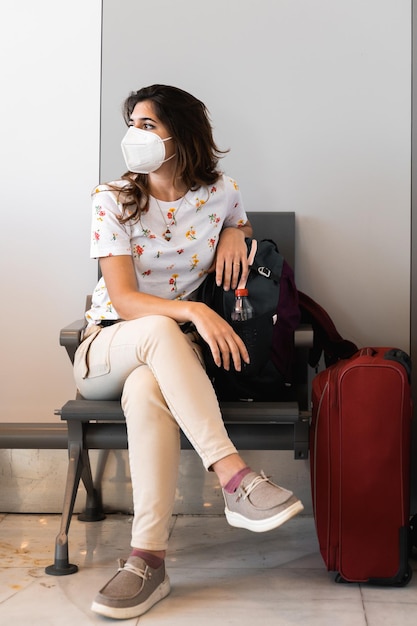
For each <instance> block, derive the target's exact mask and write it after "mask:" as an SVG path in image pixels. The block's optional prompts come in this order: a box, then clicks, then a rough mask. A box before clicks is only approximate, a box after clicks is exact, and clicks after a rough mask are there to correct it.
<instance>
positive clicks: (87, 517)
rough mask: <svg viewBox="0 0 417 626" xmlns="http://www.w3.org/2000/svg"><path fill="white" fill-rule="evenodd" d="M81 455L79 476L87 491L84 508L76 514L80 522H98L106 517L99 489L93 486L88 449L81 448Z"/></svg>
mask: <svg viewBox="0 0 417 626" xmlns="http://www.w3.org/2000/svg"><path fill="white" fill-rule="evenodd" d="M81 455H82V465H83V471H82V474H81V478H82V481H83V483H84V487H85V489H86V491H87V500H86V505H85V509H84V511H83V513H80V514H79V515H78V519H79V520H80V522H99V521H101V520H103V519H106V516H105V515H104V513H103V506H102V501H101V489H97V488H96V487H95V486H94V482H93V478H92V474H91V465H90V457H89V456H88V450H83V451H82V452H81Z"/></svg>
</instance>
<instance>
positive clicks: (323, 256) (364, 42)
mask: <svg viewBox="0 0 417 626" xmlns="http://www.w3.org/2000/svg"><path fill="white" fill-rule="evenodd" d="M104 4H105V11H106V15H107V16H109V15H110V14H109V13H108V11H109V10H110V9H111V10H114V12H115V15H114V19H112V20H110V21H109V20H108V19H107V20H105V24H104V36H105V50H104V65H105V67H104V74H105V76H104V78H105V80H104V89H105V96H106V97H105V100H104V102H103V130H104V134H103V172H102V178H103V179H107V178H110V177H113V176H117V175H119V173H120V171H121V170H122V169H123V163H122V160H121V155H120V149H119V143H120V137H121V133H122V132H124V127H123V123H122V121H121V117H120V104H121V102H122V100H123V99H124V97H125V95H126V93H127V92H128V91H130V90H131V89H136V88H138V87H140V86H143V85H146V84H150V83H152V82H167V83H172V84H174V85H178V86H180V87H183V88H185V89H188V90H190V91H191V92H193V93H194V94H195V95H197V96H199V97H201V98H202V99H203V100H204V101H205V102H206V103H207V105H208V106H209V108H210V110H211V113H212V117H213V121H214V124H215V132H216V138H217V139H218V143H219V144H220V145H221V146H222V147H231V148H232V152H231V153H230V155H228V156H227V157H226V159H225V160H224V166H225V168H226V169H227V171H228V172H229V173H230V174H232V175H233V176H235V177H236V178H237V179H238V180H239V182H240V185H241V187H242V190H243V193H244V198H245V202H246V206H247V208H248V209H250V210H256V209H260V210H269V209H271V210H277V209H278V210H294V211H295V212H296V215H297V231H298V235H297V236H298V258H297V278H298V283H299V287H300V288H301V289H304V290H305V291H307V292H308V293H310V294H311V295H312V296H313V297H315V298H316V299H318V300H319V301H320V302H321V303H322V304H323V305H324V306H325V307H326V308H327V309H328V310H329V312H330V313H331V314H332V316H333V317H334V319H335V321H336V323H337V325H338V327H339V329H340V331H341V332H342V333H343V334H344V335H346V336H347V337H349V338H352V339H354V340H355V341H357V342H358V343H360V344H365V343H375V344H382V343H384V344H387V345H389V344H392V345H398V346H399V347H403V348H405V349H407V348H408V337H409V301H410V294H409V279H410V126H411V122H410V82H411V81H410V62H411V61H410V58H411V41H410V34H411V33H410V31H411V2H410V0H315V1H314V2H313V1H312V0H257V2H254V1H253V0H210V1H209V2H207V3H202V2H198V1H196V0H175V1H173V0H152V3H145V2H144V1H141V0H104ZM190 24H191V26H190ZM100 38H101V2H100V0H88V1H86V0H72V2H67V3H63V2H56V0H19V1H18V2H14V1H12V0H8V1H7V0H4V1H3V2H2V3H1V4H0V55H1V56H0V58H1V59H2V61H3V63H2V97H1V98H0V107H1V115H0V125H1V129H0V132H1V145H0V173H1V192H2V201H3V202H2V207H1V225H2V229H1V245H0V256H1V272H0V293H1V295H2V306H1V309H0V323H1V329H2V330H1V357H0V358H1V374H0V398H1V402H0V419H1V420H2V421H32V422H35V421H53V420H55V419H57V418H56V417H54V415H53V410H54V408H56V407H59V406H61V405H62V403H63V402H65V401H66V400H67V399H69V398H71V397H73V394H74V385H73V382H72V373H71V367H70V364H69V361H68V359H67V357H66V355H65V352H64V350H63V348H60V347H59V345H58V335H59V330H60V328H61V327H62V326H63V325H65V324H66V323H68V322H69V321H72V320H73V319H75V318H77V317H79V316H80V315H81V312H82V310H83V307H84V295H85V294H86V293H88V292H90V291H91V289H92V286H93V284H94V282H95V276H96V265H95V262H93V261H90V260H89V258H88V248H89V245H88V241H89V222H90V198H89V193H90V190H91V188H92V187H93V186H94V185H95V184H96V182H97V180H98V177H99V118H100V44H101V41H100ZM108 38H110V39H108ZM110 42H111V43H112V44H113V45H112V47H111V46H110V48H109V47H108V46H107V44H108V43H110ZM129 46H130V47H131V46H133V47H134V48H136V52H135V53H133V54H130V55H127V54H126V47H127V48H129ZM109 50H111V58H110V56H109ZM110 61H111V62H112V64H113V65H112V66H110V65H109V64H110ZM111 74H112V77H111V80H112V82H109V80H110V75H111ZM106 81H107V82H106ZM0 452H1V451H0ZM123 455H124V453H122V452H117V453H116V455H115V458H117V459H120V464H123V463H125V456H123ZM0 456H1V459H0V461H1V462H0V496H1V500H2V502H1V503H0V510H1V511H37V510H38V511H39V510H40V511H45V512H47V511H49V512H54V511H59V510H60V507H61V498H62V486H63V484H64V480H65V471H66V452H65V451H48V450H46V451H41V453H39V454H37V453H36V451H21V450H16V451H10V453H9V451H3V452H2V453H1V455H0ZM245 458H249V459H250V455H249V457H248V455H245ZM249 462H251V461H250V460H249ZM120 464H119V465H120ZM119 465H118V466H117V467H119ZM253 465H254V466H256V467H264V469H265V470H266V471H268V473H272V474H273V475H275V476H277V477H280V478H281V479H282V480H283V481H284V482H285V484H286V486H288V487H289V488H292V489H294V490H295V491H296V492H297V493H298V494H299V495H301V496H302V497H303V500H304V501H305V504H307V502H306V500H308V498H309V486H308V480H309V477H308V464H307V463H306V462H302V461H294V462H291V453H282V454H280V455H270V454H268V453H264V454H263V456H262V454H259V453H258V454H257V460H256V461H255V460H254V463H253ZM190 470H191V471H190ZM108 471H109V474H108V476H110V478H111V480H109V481H108V483H107V484H106V486H105V489H104V492H105V494H106V503H107V504H109V505H110V506H112V505H113V506H114V507H115V508H117V507H120V508H123V506H129V503H130V497H131V494H130V489H126V486H123V484H121V483H120V482H117V481H116V482H115V476H116V475H117V469H114V468H111V467H110V468H109V470H108ZM190 477H192V478H191V484H190ZM123 478H124V477H123ZM211 478H212V477H211V475H209V476H207V474H206V473H205V472H204V471H203V470H202V469H201V464H199V463H198V462H197V460H196V458H195V455H193V453H191V452H190V453H188V452H186V453H183V464H182V469H181V480H180V486H179V501H181V500H182V494H183V491H184V494H186V495H185V496H184V504H183V503H182V502H180V504H181V507H180V509H179V512H187V510H188V511H189V512H204V511H206V510H207V509H206V508H202V509H201V510H200V509H199V508H198V506H200V508H201V507H202V506H203V505H202V504H200V505H198V503H197V504H196V502H197V501H198V500H200V502H206V500H209V499H210V498H212V500H213V505H212V506H213V508H211V509H210V512H213V513H215V512H220V510H221V503H220V501H219V502H217V500H218V490H217V491H216V490H215V487H214V483H213V482H212V481H211V482H210V479H211ZM193 481H194V482H197V483H198V485H197V487H195V488H193V487H192V484H193ZM183 482H184V484H185V487H184V490H183V489H182V484H183ZM203 483H204V484H205V485H209V487H210V488H209V492H210V493H209V494H208V495H207V497H206V496H204V498H206V500H204V501H203V500H202V498H201V492H202V487H201V485H202V484H203ZM114 484H116V485H117V493H115V494H113V495H112V485H113V491H114ZM190 488H191V492H193V493H194V502H193V501H192V498H190ZM81 495H82V494H81ZM216 498H217V500H216ZM122 501H123V502H122ZM126 503H127V504H126ZM81 506H82V505H81ZM179 506H180V505H179ZM206 506H207V505H206V504H204V507H206ZM216 507H217V508H216ZM120 508H117V510H120Z"/></svg>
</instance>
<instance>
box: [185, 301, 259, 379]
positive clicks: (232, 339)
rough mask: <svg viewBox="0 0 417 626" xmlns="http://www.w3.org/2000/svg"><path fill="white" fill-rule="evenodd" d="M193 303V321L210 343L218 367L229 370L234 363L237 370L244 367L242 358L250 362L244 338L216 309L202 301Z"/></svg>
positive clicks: (200, 333) (205, 339) (198, 330)
mask: <svg viewBox="0 0 417 626" xmlns="http://www.w3.org/2000/svg"><path fill="white" fill-rule="evenodd" d="M190 304H192V313H191V316H190V318H191V321H192V322H193V324H194V326H195V327H196V329H197V332H198V333H199V335H200V336H201V337H202V338H203V339H204V341H205V342H206V343H207V344H208V346H209V348H210V350H211V354H212V355H213V359H214V362H215V364H216V365H217V367H222V366H223V367H224V369H225V370H229V369H230V366H231V363H233V365H234V368H235V370H236V371H238V372H240V370H241V369H242V360H243V361H244V362H245V363H249V353H248V351H247V349H246V346H245V344H244V343H243V341H242V339H241V338H240V337H239V335H237V334H236V333H235V331H234V330H233V328H232V327H231V326H230V324H228V323H227V322H226V320H224V319H223V318H222V317H220V315H218V314H217V313H216V312H215V311H213V310H212V309H210V307H208V306H207V305H206V304H203V303H202V302H192V303H191V302H190Z"/></svg>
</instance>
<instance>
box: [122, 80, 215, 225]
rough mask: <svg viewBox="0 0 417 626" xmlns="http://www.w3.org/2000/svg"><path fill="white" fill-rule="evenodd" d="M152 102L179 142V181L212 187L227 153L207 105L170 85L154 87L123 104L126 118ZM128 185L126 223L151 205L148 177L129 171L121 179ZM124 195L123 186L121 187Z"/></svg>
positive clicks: (132, 95) (124, 197)
mask: <svg viewBox="0 0 417 626" xmlns="http://www.w3.org/2000/svg"><path fill="white" fill-rule="evenodd" d="M145 100H146V101H150V102H152V104H153V107H154V109H155V113H156V115H157V117H158V118H159V119H160V121H161V122H162V123H163V124H164V125H165V126H166V127H167V129H168V131H169V134H170V135H171V137H172V138H173V140H174V141H175V145H176V155H177V166H176V171H175V174H174V176H175V178H181V179H182V181H183V182H184V183H185V184H186V185H187V188H188V189H192V190H195V189H198V188H199V187H201V186H205V185H212V184H213V183H215V182H216V181H217V179H218V178H219V176H220V171H219V170H218V168H217V166H218V162H219V158H221V156H222V155H223V154H224V153H225V152H227V151H222V150H219V148H218V147H217V145H216V143H215V141H214V139H213V131H212V126H211V123H210V118H209V113H208V110H207V108H206V106H205V105H204V104H203V102H201V101H200V100H198V99H197V98H195V97H194V96H192V95H191V94H189V93H187V92H186V91H183V90H182V89H178V88H177V87H170V86H168V85H151V86H150V87H144V88H142V89H139V91H134V92H131V93H130V95H129V96H128V97H127V98H126V100H125V102H124V104H123V117H124V120H125V122H126V124H128V125H129V124H130V121H131V120H130V116H131V114H132V112H133V109H134V108H135V106H136V105H137V103H138V102H143V101H145ZM121 178H122V180H125V181H127V183H128V185H127V187H126V186H125V187H124V188H123V192H121V193H120V196H119V200H120V201H121V203H122V206H123V215H122V217H121V218H120V219H121V221H122V222H126V221H127V220H130V219H133V220H134V221H136V220H138V219H139V218H140V215H141V213H142V211H146V210H147V208H148V203H149V195H150V194H149V187H148V175H147V174H136V173H133V172H126V173H125V174H123V175H122V176H121ZM117 190H118V191H119V192H120V187H119V188H117Z"/></svg>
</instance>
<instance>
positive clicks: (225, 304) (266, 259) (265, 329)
mask: <svg viewBox="0 0 417 626" xmlns="http://www.w3.org/2000/svg"><path fill="white" fill-rule="evenodd" d="M253 242H255V244H256V246H257V249H256V254H255V257H254V259H253V261H252V262H251V264H250V272H249V278H248V281H247V283H246V287H247V289H248V291H249V300H250V303H251V305H252V307H253V309H254V316H253V318H252V319H250V320H247V321H244V322H233V321H232V320H231V313H232V309H233V305H234V299H235V295H234V291H233V289H231V290H229V291H224V289H223V288H222V287H217V285H216V283H215V276H214V274H209V275H208V276H207V278H206V279H205V281H204V283H203V284H202V286H201V287H200V293H199V300H200V301H202V302H205V303H206V304H207V305H208V306H210V307H211V308H212V309H214V310H215V311H216V312H217V313H219V315H221V316H222V317H223V318H224V319H226V320H227V321H228V322H229V323H230V325H231V326H232V327H233V329H234V330H235V332H236V333H237V334H238V335H239V336H240V337H242V339H243V341H244V342H245V345H246V347H247V349H248V351H249V355H250V364H242V371H241V372H237V371H236V370H235V369H234V368H233V366H232V367H231V369H230V370H229V371H226V370H224V369H223V368H221V367H220V368H219V367H217V366H216V365H215V363H214V362H213V359H212V356H211V352H210V350H209V349H208V347H207V348H206V350H205V362H206V368H207V373H208V374H209V376H210V378H211V380H212V382H213V385H214V388H215V390H216V393H217V396H218V398H219V399H220V400H229V401H232V400H249V399H250V400H264V401H267V400H269V401H273V400H279V399H284V398H285V397H286V396H287V395H288V389H289V387H290V385H291V380H292V370H293V365H294V331H295V329H296V328H297V327H298V325H299V323H300V319H301V314H300V309H299V303H298V291H297V288H296V286H295V281H294V272H293V270H292V268H291V267H290V266H289V265H288V263H287V262H286V260H285V259H284V257H283V256H282V255H281V254H280V252H279V251H278V248H277V246H276V244H275V243H274V242H273V241H271V240H269V239H263V240H262V241H258V242H256V241H255V240H253V239H246V244H247V247H248V257H250V252H251V250H252V246H253Z"/></svg>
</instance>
